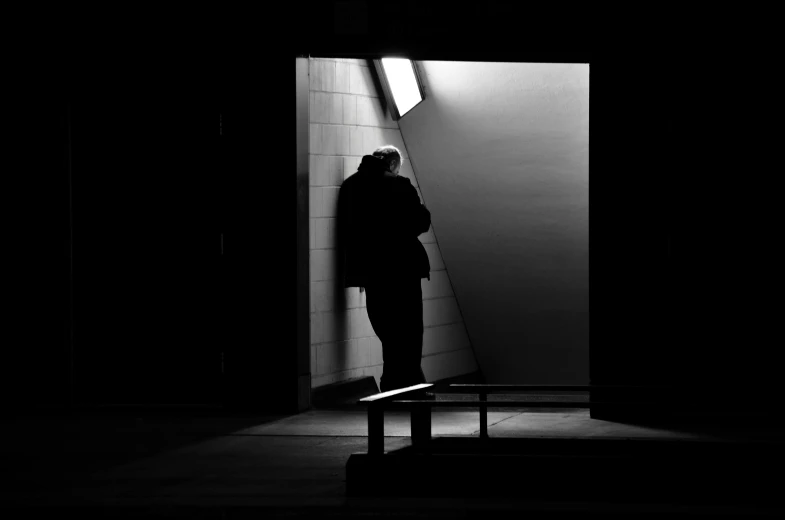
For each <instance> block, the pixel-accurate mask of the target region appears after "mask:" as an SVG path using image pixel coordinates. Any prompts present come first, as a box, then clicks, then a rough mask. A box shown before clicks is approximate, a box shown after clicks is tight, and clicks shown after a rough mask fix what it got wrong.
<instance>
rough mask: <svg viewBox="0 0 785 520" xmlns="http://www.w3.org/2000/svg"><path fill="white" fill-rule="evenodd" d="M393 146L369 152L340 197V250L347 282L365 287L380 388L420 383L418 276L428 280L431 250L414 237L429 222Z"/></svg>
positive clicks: (346, 283) (429, 215)
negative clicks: (378, 349) (377, 345)
mask: <svg viewBox="0 0 785 520" xmlns="http://www.w3.org/2000/svg"><path fill="white" fill-rule="evenodd" d="M402 162H403V159H402V157H401V152H400V151H399V150H398V149H397V148H396V147H394V146H383V147H381V148H378V149H377V150H376V151H374V152H373V155H366V156H364V157H363V158H362V163H361V164H360V167H359V169H358V170H357V172H356V173H354V174H352V175H351V176H350V177H348V178H347V179H346V180H345V181H344V182H343V184H342V185H341V189H340V192H339V195H338V235H337V239H338V248H339V251H340V256H339V258H340V263H339V269H340V271H341V273H340V275H339V276H340V278H342V279H343V285H344V287H359V288H360V291H362V290H363V288H364V289H365V303H366V309H367V311H368V318H369V319H370V321H371V325H372V326H373V330H374V332H375V333H376V335H377V336H378V337H379V339H380V340H381V341H382V355H383V358H384V370H383V374H382V377H381V383H380V385H379V386H380V389H381V391H382V392H386V391H388V390H393V389H396V388H402V387H406V386H411V385H416V384H418V383H424V382H425V377H424V376H423V373H422V369H421V368H420V361H421V359H422V340H423V316H422V312H423V307H422V288H421V285H420V283H421V282H420V280H421V279H422V278H428V279H429V280H430V270H431V266H430V263H429V262H428V254H427V253H426V252H425V248H424V247H423V245H422V244H421V243H420V241H419V239H418V238H417V237H418V236H419V235H421V234H422V233H425V232H426V231H428V229H429V228H430V226H431V214H430V212H429V211H428V210H427V209H426V208H425V206H424V205H423V204H421V203H420V197H419V196H418V195H417V190H415V188H414V186H412V183H411V181H410V180H409V179H407V178H406V177H402V176H400V175H398V172H399V171H400V169H401V164H402Z"/></svg>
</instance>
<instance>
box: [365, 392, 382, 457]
mask: <svg viewBox="0 0 785 520" xmlns="http://www.w3.org/2000/svg"><path fill="white" fill-rule="evenodd" d="M382 406H383V404H382V403H381V402H378V403H368V454H369V455H384V409H383V408H382Z"/></svg>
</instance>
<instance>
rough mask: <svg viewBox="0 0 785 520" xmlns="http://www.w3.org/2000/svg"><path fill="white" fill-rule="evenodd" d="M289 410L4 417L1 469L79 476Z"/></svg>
mask: <svg viewBox="0 0 785 520" xmlns="http://www.w3.org/2000/svg"><path fill="white" fill-rule="evenodd" d="M290 416H291V415H263V416H262V415H257V416H254V415H251V414H243V415H239V416H238V414H227V413H205V412H191V411H185V412H172V411H150V410H145V411H133V410H128V411H120V412H117V411H113V412H103V413H101V412H81V413H72V414H61V415H58V416H46V417H44V416H25V417H12V418H5V419H3V420H2V422H0V427H2V429H3V436H4V439H5V440H6V442H4V443H2V445H0V457H1V458H2V461H3V471H2V473H9V474H10V475H18V474H20V473H22V474H26V475H33V474H35V475H46V476H48V477H57V476H58V475H61V476H75V475H77V476H78V475H80V474H88V473H91V472H94V471H98V470H103V469H109V468H111V467H114V466H117V465H120V464H125V463H129V462H133V461H136V460H139V459H142V458H146V457H151V456H154V455H157V454H159V453H162V452H165V451H169V450H174V449H178V448H182V447H185V446H188V445H190V444H195V443H198V442H202V441H205V440H208V439H211V438H214V437H220V436H224V435H229V434H231V433H233V432H236V431H238V430H242V429H244V428H249V427H253V426H259V425H263V424H268V423H271V422H274V421H277V420H280V419H283V418H286V417H290Z"/></svg>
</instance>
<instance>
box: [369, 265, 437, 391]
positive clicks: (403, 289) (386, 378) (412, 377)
mask: <svg viewBox="0 0 785 520" xmlns="http://www.w3.org/2000/svg"><path fill="white" fill-rule="evenodd" d="M366 308H367V310H368V317H369V319H370V321H371V325H372V326H373V329H374V332H375V333H376V335H377V336H378V337H379V339H380V340H381V341H382V349H383V358H384V372H383V375H382V378H381V383H380V390H381V391H383V392H386V391H388V390H393V389H395V388H402V387H406V386H411V385H416V384H419V383H424V382H425V378H424V376H423V373H422V370H421V368H420V365H421V361H422V341H423V315H422V312H423V307H422V288H421V285H420V279H419V278H409V279H403V280H388V281H386V282H385V283H380V284H376V285H374V286H373V287H371V288H368V287H366Z"/></svg>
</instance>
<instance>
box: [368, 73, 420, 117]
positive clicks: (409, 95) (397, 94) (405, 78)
mask: <svg viewBox="0 0 785 520" xmlns="http://www.w3.org/2000/svg"><path fill="white" fill-rule="evenodd" d="M375 64H376V69H377V72H378V73H379V77H380V79H381V83H382V87H383V89H384V94H385V96H386V97H387V101H388V103H389V105H390V108H391V110H390V113H391V114H392V116H393V119H396V120H398V119H400V118H401V117H403V116H404V115H405V114H406V113H407V112H409V111H410V110H411V109H412V108H414V107H415V106H417V105H418V104H419V103H420V102H421V101H422V100H423V98H424V96H423V91H422V87H421V86H420V82H419V80H418V78H417V71H416V69H415V67H414V63H412V62H411V60H407V59H405V58H382V59H381V60H375Z"/></svg>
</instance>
